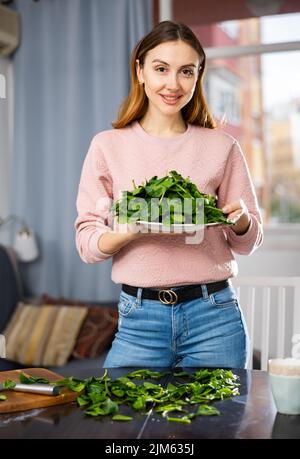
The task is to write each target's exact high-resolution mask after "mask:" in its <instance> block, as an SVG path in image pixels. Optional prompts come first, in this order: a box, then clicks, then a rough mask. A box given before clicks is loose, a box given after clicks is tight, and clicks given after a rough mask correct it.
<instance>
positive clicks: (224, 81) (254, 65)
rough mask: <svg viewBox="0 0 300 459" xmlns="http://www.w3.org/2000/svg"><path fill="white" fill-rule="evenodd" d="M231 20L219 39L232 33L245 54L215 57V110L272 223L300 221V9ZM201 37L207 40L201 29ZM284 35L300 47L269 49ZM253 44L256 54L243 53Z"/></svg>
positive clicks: (211, 95)
mask: <svg viewBox="0 0 300 459" xmlns="http://www.w3.org/2000/svg"><path fill="white" fill-rule="evenodd" d="M228 22H229V23H230V27H229V28H227V27H226V23H220V24H213V25H211V26H210V28H211V30H210V34H211V37H212V43H214V47H221V48H222V47H225V46H228V39H224V33H228V36H229V37H230V40H231V43H232V45H231V46H235V47H241V48H240V49H241V52H240V55H239V56H238V57H235V56H234V54H232V56H231V57H226V58H225V57H220V55H221V54H222V50H221V54H220V55H219V57H218V58H217V59H216V58H215V59H208V61H207V71H206V80H207V81H206V82H205V95H206V98H207V101H208V104H209V107H210V110H211V112H212V114H213V115H214V117H215V118H217V119H218V120H221V119H225V121H226V125H225V126H224V130H225V131H227V132H229V133H230V134H232V135H233V136H234V137H236V138H237V139H238V140H239V142H240V143H241V146H242V148H243V151H244V153H245V156H246V160H247V163H248V166H249V168H250V171H251V176H252V179H253V182H254V185H255V188H256V192H257V196H258V200H259V204H260V207H261V211H262V214H263V218H264V221H265V223H269V224H277V223H300V199H299V196H300V129H299V126H300V85H299V82H298V81H299V69H300V27H299V24H300V14H288V15H278V16H269V17H263V18H251V19H248V20H241V21H228ZM232 23H236V27H235V28H234V30H235V31H236V34H235V35H234V34H233V33H232V31H230V30H231V29H232V27H233V25H232ZM218 28H221V29H222V33H221V34H220V33H218V32H217V30H218ZM206 30H207V28H206ZM214 30H215V34H214ZM197 35H198V37H199V39H200V41H201V27H199V28H197ZM222 37H223V38H222ZM233 38H234V40H233ZM218 39H219V42H218ZM278 41H282V42H292V41H299V50H295V51H285V52H271V53H270V52H269V53H265V51H264V52H262V51H261V48H260V45H261V44H262V43H275V42H278ZM249 45H251V46H253V49H254V52H253V54H251V55H250V54H249V53H248V54H247V55H244V56H243V49H245V48H243V46H249ZM206 49H207V44H206Z"/></svg>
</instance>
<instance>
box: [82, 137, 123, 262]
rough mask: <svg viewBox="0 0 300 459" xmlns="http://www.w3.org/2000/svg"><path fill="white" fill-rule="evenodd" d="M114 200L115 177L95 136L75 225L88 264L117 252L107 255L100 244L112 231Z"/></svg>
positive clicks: (87, 162) (85, 170)
mask: <svg viewBox="0 0 300 459" xmlns="http://www.w3.org/2000/svg"><path fill="white" fill-rule="evenodd" d="M112 201H113V192H112V178H111V175H110V172H109V170H108V168H107V165H106V162H105V159H104V157H103V153H102V151H101V149H100V148H99V145H98V144H97V138H96V136H95V137H94V138H93V139H92V141H91V143H90V146H89V150H88V152H87V155H86V157H85V160H84V163H83V167H82V171H81V178H80V182H79V188H78V195H77V200H76V207H77V213H78V215H77V218H76V220H75V225H74V226H75V230H76V247H77V250H78V252H79V255H80V257H81V259H82V260H83V261H84V262H85V263H97V262H102V261H104V260H106V259H108V258H110V257H111V256H113V255H114V254H115V253H117V252H118V251H117V252H114V253H113V254H108V253H104V252H101V251H100V249H99V247H98V242H99V238H100V236H102V235H103V234H104V233H106V232H108V231H112V229H111V227H110V226H109V224H108V220H109V213H110V207H111V204H112Z"/></svg>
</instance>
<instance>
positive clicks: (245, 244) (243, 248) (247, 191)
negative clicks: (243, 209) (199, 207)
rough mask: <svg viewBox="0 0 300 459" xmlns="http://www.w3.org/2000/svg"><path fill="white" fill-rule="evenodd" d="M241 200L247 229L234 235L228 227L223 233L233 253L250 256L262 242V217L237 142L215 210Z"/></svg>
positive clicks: (229, 157) (228, 162) (227, 166)
mask: <svg viewBox="0 0 300 459" xmlns="http://www.w3.org/2000/svg"><path fill="white" fill-rule="evenodd" d="M238 199H242V200H243V201H244V202H245V204H246V206H247V208H248V211H249V217H250V226H249V228H248V230H247V231H246V233H244V234H242V235H237V234H235V232H234V231H233V230H232V228H230V227H224V229H223V231H224V233H225V235H226V237H227V242H228V244H229V246H230V248H231V249H232V251H233V252H235V253H237V254H240V255H250V254H251V253H253V252H254V251H255V250H256V249H257V248H258V247H259V246H260V245H261V244H262V241H263V229H262V218H261V214H260V210H259V207H258V202H257V197H256V194H255V189H254V185H253V182H252V180H251V176H250V172H249V169H248V166H247V163H246V160H245V157H244V155H243V152H242V150H241V147H240V145H239V143H238V142H237V141H236V140H235V141H234V143H233V145H232V147H231V150H230V152H229V155H228V159H227V163H226V167H225V171H224V176H223V180H222V183H221V185H220V186H219V190H218V207H220V208H222V207H224V206H225V204H228V203H230V202H233V201H236V200H238Z"/></svg>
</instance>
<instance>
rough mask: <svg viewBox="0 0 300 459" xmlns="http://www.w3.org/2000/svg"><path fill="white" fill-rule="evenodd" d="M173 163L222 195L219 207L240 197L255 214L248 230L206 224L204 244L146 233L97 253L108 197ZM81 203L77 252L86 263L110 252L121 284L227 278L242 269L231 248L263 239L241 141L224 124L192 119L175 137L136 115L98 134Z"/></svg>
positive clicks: (106, 225) (240, 249)
mask: <svg viewBox="0 0 300 459" xmlns="http://www.w3.org/2000/svg"><path fill="white" fill-rule="evenodd" d="M170 170H176V171H178V172H179V173H180V174H181V175H182V176H183V177H184V178H185V177H187V176H189V177H190V180H191V181H192V182H194V183H195V184H196V185H197V187H198V188H199V190H200V191H201V192H204V193H210V194H213V195H215V196H218V207H220V208H222V207H223V206H224V205H225V204H227V203H230V202H232V201H235V200H237V199H240V198H241V199H243V200H244V202H245V204H246V206H247V207H248V210H249V212H250V217H251V223H250V227H249V229H248V231H247V232H246V233H245V234H243V235H241V236H238V235H236V234H235V233H234V232H233V230H232V229H231V228H230V227H224V226H222V227H221V226H216V227H213V226H212V227H208V228H205V229H204V232H205V233H204V239H203V241H202V242H201V243H199V244H187V243H186V235H182V236H177V237H175V236H170V237H168V236H163V237H159V235H151V233H149V234H148V235H146V236H145V237H142V238H140V239H137V240H134V241H131V242H130V243H128V244H127V245H126V246H124V247H123V248H122V249H120V250H119V251H118V252H117V253H115V254H114V255H113V256H112V255H108V254H104V253H102V252H100V250H99V248H98V240H99V237H100V236H101V235H102V234H104V233H105V232H107V231H112V228H113V217H112V212H111V211H109V207H108V208H105V206H104V207H103V205H102V204H101V203H103V198H105V197H106V198H107V199H108V198H110V199H111V203H113V202H114V201H116V200H117V199H119V198H120V192H121V191H122V190H124V191H125V190H132V189H133V183H132V179H134V182H135V184H136V185H139V184H141V183H142V182H145V180H149V179H150V178H151V177H153V176H154V175H157V176H158V178H160V177H163V176H165V175H167V173H168V172H169V171H170ZM99 198H101V199H99ZM108 201H109V199H108ZM99 203H100V205H99ZM77 210H78V216H77V219H76V221H75V229H76V246H77V249H78V252H79V254H80V257H81V258H82V260H83V261H84V262H86V263H99V262H102V261H104V260H106V259H108V258H110V257H112V274H111V278H112V281H113V282H115V283H117V284H119V283H120V284H121V283H124V284H129V285H133V286H137V287H162V286H178V285H187V284H194V283H206V282H214V281H218V280H223V279H228V278H230V277H233V276H236V275H237V272H238V268H237V263H236V260H235V257H234V252H235V253H238V254H243V255H249V254H251V253H252V252H254V250H256V249H257V248H258V247H259V246H260V244H261V243H262V240H263V232H262V220H261V215H260V212H259V208H258V204H257V199H256V196H255V192H254V188H253V184H252V181H251V178H250V175H249V171H248V168H247V165H246V162H245V158H244V155H243V153H242V151H241V148H240V145H239V143H238V142H237V140H236V139H234V138H233V137H232V136H231V135H229V134H227V133H225V132H224V131H221V130H218V129H217V130H216V129H208V128H202V127H198V126H194V125H192V124H188V128H187V130H186V131H185V132H184V133H182V134H179V135H177V136H175V137H172V138H162V137H156V136H153V135H150V134H148V133H147V132H146V131H145V130H144V129H143V128H142V126H141V125H140V123H139V122H138V121H134V122H133V123H131V124H130V125H128V126H126V127H125V128H122V129H108V130H105V131H102V132H100V133H98V134H96V135H95V136H94V138H93V139H92V141H91V144H90V147H89V150H88V152H87V155H86V158H85V161H84V164H83V168H82V173H81V179H80V184H79V190H78V196H77Z"/></svg>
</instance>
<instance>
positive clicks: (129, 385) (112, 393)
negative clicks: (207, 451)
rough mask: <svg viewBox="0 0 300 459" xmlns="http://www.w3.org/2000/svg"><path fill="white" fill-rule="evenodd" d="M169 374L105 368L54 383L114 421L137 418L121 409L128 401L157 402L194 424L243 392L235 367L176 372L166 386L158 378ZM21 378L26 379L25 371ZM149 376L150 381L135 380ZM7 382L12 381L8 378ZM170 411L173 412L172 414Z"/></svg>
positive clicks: (157, 407)
mask: <svg viewBox="0 0 300 459" xmlns="http://www.w3.org/2000/svg"><path fill="white" fill-rule="evenodd" d="M168 374H172V373H171V372H168V371H162V372H159V371H151V370H148V369H140V370H137V371H133V372H131V373H128V374H126V375H125V376H122V377H119V378H116V379H114V380H113V379H112V378H110V377H109V376H108V372H107V370H105V372H104V374H103V376H101V377H96V376H92V377H90V378H86V379H77V378H74V377H72V376H71V377H69V378H64V379H62V380H59V381H55V382H54V383H53V382H52V383H51V384H57V385H59V386H65V387H68V388H69V389H70V390H72V391H75V392H78V397H77V403H78V405H79V406H80V407H83V408H84V413H85V414H87V415H89V416H107V415H111V416H112V420H114V421H130V420H131V419H133V418H132V416H128V415H124V414H122V413H121V412H120V411H122V406H124V405H127V406H129V407H131V408H132V409H133V410H134V411H139V412H141V413H143V414H146V413H147V411H148V410H149V408H150V409H151V408H152V406H153V405H154V408H153V409H154V411H155V412H156V413H158V414H159V415H162V416H163V417H165V418H166V419H167V420H168V421H173V422H180V423H184V424H190V423H191V421H192V419H194V418H195V417H196V416H211V415H219V414H220V412H219V410H217V409H216V408H215V407H214V406H211V405H210V403H211V402H213V401H214V400H223V399H225V398H229V397H232V396H235V395H239V390H238V387H239V385H240V384H239V382H238V380H239V378H238V376H237V375H235V374H233V373H232V371H231V370H225V369H216V370H208V369H199V370H197V371H195V372H194V373H188V372H186V371H181V372H173V374H172V375H173V383H169V384H167V386H166V388H164V387H162V385H161V384H160V383H159V382H156V380H159V379H161V378H163V377H164V376H166V375H168ZM20 378H22V381H23V382H25V378H24V375H22V373H21V375H20ZM145 379H147V380H148V381H144V382H142V383H141V382H140V383H136V382H135V381H138V380H145ZM149 380H150V381H149ZM151 381H154V382H151ZM26 382H27V383H28V384H31V383H34V382H37V380H35V378H34V377H30V378H28V379H27V381H26ZM39 382H45V383H49V381H47V380H46V379H43V380H41V379H39ZM6 384H7V386H8V385H9V383H8V381H7V382H6ZM192 405H196V410H193V411H191V408H190V409H189V410H187V409H186V408H187V407H188V406H190V407H191V406H192ZM169 413H172V415H171V416H169Z"/></svg>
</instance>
